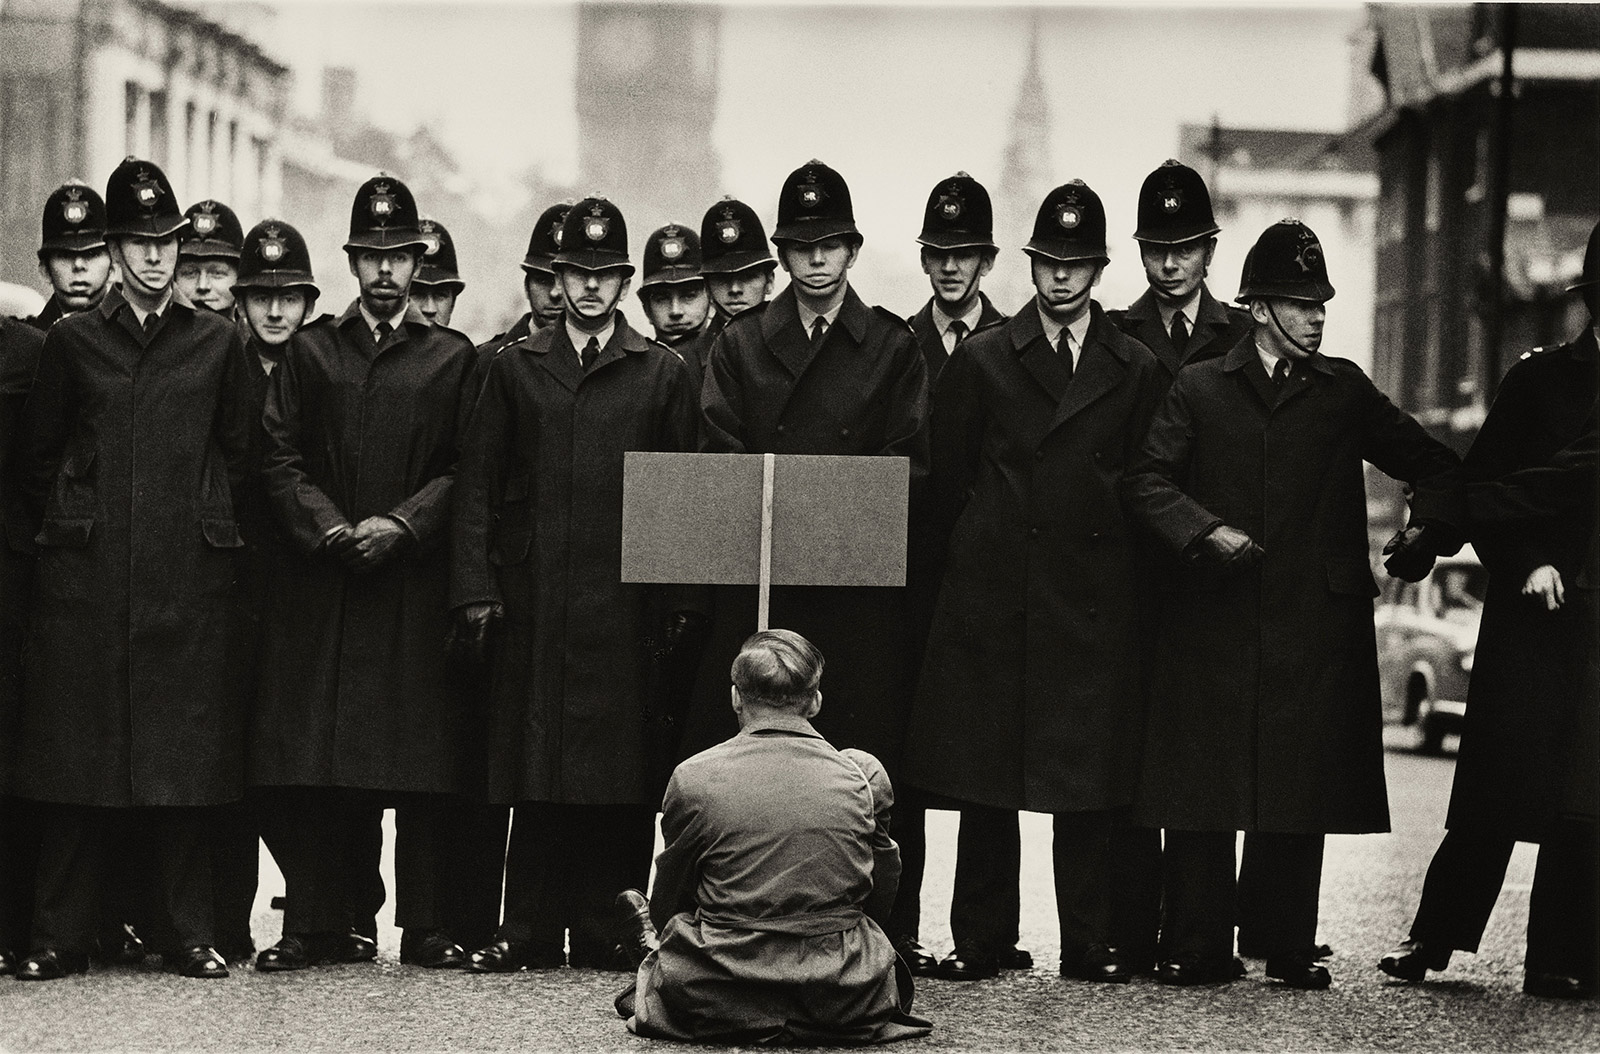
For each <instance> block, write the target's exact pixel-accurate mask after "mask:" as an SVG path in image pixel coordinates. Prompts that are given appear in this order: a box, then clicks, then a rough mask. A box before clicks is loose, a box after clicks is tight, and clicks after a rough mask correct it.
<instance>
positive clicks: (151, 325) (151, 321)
mask: <svg viewBox="0 0 1600 1054" xmlns="http://www.w3.org/2000/svg"><path fill="white" fill-rule="evenodd" d="M142 325H143V326H144V339H145V340H147V341H148V340H149V339H150V338H151V337H153V336H155V332H156V327H157V326H159V325H161V316H160V315H158V314H156V313H155V312H154V311H152V312H150V313H149V314H148V315H146V316H144V322H143V323H142Z"/></svg>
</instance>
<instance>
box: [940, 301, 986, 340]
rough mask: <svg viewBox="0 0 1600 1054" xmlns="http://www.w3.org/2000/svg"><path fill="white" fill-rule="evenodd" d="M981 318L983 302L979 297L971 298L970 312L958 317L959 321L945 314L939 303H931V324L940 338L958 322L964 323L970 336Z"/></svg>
mask: <svg viewBox="0 0 1600 1054" xmlns="http://www.w3.org/2000/svg"><path fill="white" fill-rule="evenodd" d="M982 317H983V300H982V298H980V297H973V299H972V310H970V311H968V312H967V313H966V314H965V315H962V316H960V318H959V319H958V318H956V317H954V316H952V315H947V314H945V313H944V306H943V305H942V304H940V303H939V301H937V300H935V301H934V302H933V324H934V327H935V328H937V329H938V330H939V336H941V337H942V336H944V335H945V334H947V333H949V332H950V324H951V323H952V322H958V321H959V322H964V323H966V326H967V333H969V334H970V333H971V332H972V331H973V330H975V329H977V328H978V320H979V319H981V318H982Z"/></svg>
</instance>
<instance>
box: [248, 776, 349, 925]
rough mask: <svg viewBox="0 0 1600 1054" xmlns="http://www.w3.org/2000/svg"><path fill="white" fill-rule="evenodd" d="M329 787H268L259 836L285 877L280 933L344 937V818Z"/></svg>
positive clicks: (346, 910) (346, 918)
mask: <svg viewBox="0 0 1600 1054" xmlns="http://www.w3.org/2000/svg"><path fill="white" fill-rule="evenodd" d="M339 797H340V791H338V790H336V789H334V788H331V787H267V788H263V789H262V791H261V813H260V815H261V831H262V834H263V836H264V837H265V838H266V840H267V848H269V849H271V850H272V856H273V859H275V860H276V861H277V862H278V868H279V870H281V871H282V872H283V885H284V909H283V932H284V933H285V934H286V935H288V934H296V935H301V934H309V933H348V932H349V930H350V907H349V896H348V894H347V892H346V890H345V871H344V861H345V854H344V850H345V844H344V841H345V839H344V835H345V824H344V817H345V812H344V809H343V808H342V807H341V804H340V801H339Z"/></svg>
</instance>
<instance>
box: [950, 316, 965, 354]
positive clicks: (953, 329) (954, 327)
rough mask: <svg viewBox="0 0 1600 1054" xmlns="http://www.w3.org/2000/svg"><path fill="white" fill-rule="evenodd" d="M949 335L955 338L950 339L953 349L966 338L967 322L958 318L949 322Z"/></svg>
mask: <svg viewBox="0 0 1600 1054" xmlns="http://www.w3.org/2000/svg"><path fill="white" fill-rule="evenodd" d="M950 336H951V337H953V338H955V339H953V340H952V341H950V347H951V349H952V350H953V349H954V348H955V346H956V345H957V344H960V343H961V342H962V341H963V340H965V339H966V336H967V324H966V323H965V322H963V321H961V320H960V319H959V318H958V319H956V320H955V321H954V322H952V323H950Z"/></svg>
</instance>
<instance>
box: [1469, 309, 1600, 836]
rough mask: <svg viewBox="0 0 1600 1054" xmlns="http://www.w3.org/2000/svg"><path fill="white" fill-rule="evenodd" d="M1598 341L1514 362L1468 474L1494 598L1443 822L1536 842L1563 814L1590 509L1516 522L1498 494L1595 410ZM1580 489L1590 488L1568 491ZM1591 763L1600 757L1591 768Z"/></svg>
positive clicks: (1584, 634)
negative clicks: (1543, 572) (1537, 585)
mask: <svg viewBox="0 0 1600 1054" xmlns="http://www.w3.org/2000/svg"><path fill="white" fill-rule="evenodd" d="M1595 383H1596V372H1595V337H1594V332H1593V330H1590V331H1588V332H1586V333H1585V334H1584V335H1583V336H1582V337H1580V338H1579V339H1578V340H1576V341H1574V342H1572V343H1570V344H1563V345H1561V346H1560V347H1557V348H1552V349H1550V350H1548V351H1544V352H1540V353H1537V354H1534V355H1532V356H1530V357H1528V358H1525V359H1523V360H1521V361H1520V362H1518V363H1517V364H1516V365H1514V366H1512V367H1511V370H1510V372H1509V373H1507V374H1506V377H1505V380H1504V381H1502V382H1501V384H1500V390H1499V392H1498V393H1497V394H1496V395H1495V400H1494V405H1492V406H1491V407H1490V408H1489V415H1488V417H1487V418H1486V419H1485V420H1484V422H1483V427H1482V428H1481V429H1480V430H1479V432H1478V435H1477V438H1476V439H1475V440H1474V441H1473V443H1472V447H1471V449H1470V450H1468V451H1467V456H1466V459H1465V461H1464V463H1463V471H1464V473H1465V475H1466V477H1467V482H1468V485H1469V491H1470V492H1471V493H1472V494H1473V497H1474V501H1473V504H1472V510H1473V513H1474V517H1473V520H1472V527H1471V537H1472V542H1473V547H1474V548H1475V549H1476V550H1477V552H1478V556H1479V557H1480V558H1481V559H1482V560H1483V564H1484V567H1485V568H1486V569H1487V570H1488V572H1489V592H1488V596H1487V597H1486V598H1485V600H1484V605H1483V622H1482V624H1481V626H1480V628H1479V631H1478V647H1477V652H1476V653H1475V655H1474V656H1473V664H1472V681H1471V684H1470V686H1469V687H1468V689H1467V715H1466V719H1465V723H1464V725H1463V727H1462V734H1461V753H1460V756H1459V757H1458V759H1457V761H1456V772H1455V787H1454V789H1453V790H1452V791H1451V794H1450V812H1449V816H1448V817H1447V819H1446V824H1447V826H1449V827H1451V828H1458V827H1459V828H1461V829H1463V830H1472V831H1485V832H1490V833H1493V834H1498V835H1503V836H1505V837H1508V838H1515V839H1518V840H1521V841H1538V840H1539V839H1540V838H1541V837H1542V836H1543V834H1544V833H1545V832H1546V830H1548V828H1549V825H1550V823H1551V821H1553V820H1554V819H1555V818H1556V817H1557V815H1558V814H1559V812H1560V809H1561V807H1562V804H1563V802H1564V800H1565V797H1566V794H1565V791H1566V775H1567V772H1566V770H1567V766H1566V764H1565V763H1564V762H1563V761H1562V759H1564V758H1566V757H1567V756H1568V753H1569V750H1570V746H1571V744H1572V743H1573V742H1574V737H1575V735H1576V730H1577V726H1576V722H1577V714H1578V696H1579V692H1580V675H1581V672H1582V664H1583V662H1584V660H1585V658H1586V657H1587V656H1592V655H1593V653H1594V652H1595V650H1596V648H1597V647H1600V645H1597V642H1596V640H1595V639H1594V637H1593V635H1592V627H1591V625H1590V624H1589V622H1588V619H1587V618H1586V614H1587V613H1586V611H1585V609H1584V607H1585V605H1584V604H1583V603H1581V602H1580V598H1581V594H1580V592H1579V586H1578V581H1579V572H1580V569H1581V568H1582V566H1583V561H1584V557H1585V556H1586V555H1587V554H1588V552H1589V549H1590V546H1591V545H1592V544H1593V538H1594V533H1595V509H1594V504H1593V502H1592V501H1582V500H1578V501H1573V502H1571V503H1568V504H1565V505H1562V506H1555V505H1551V506H1550V507H1549V508H1548V511H1547V512H1546V514H1544V515H1540V516H1537V517H1527V518H1524V517H1512V516H1507V515H1506V514H1505V513H1504V511H1503V510H1502V508H1501V507H1500V506H1501V505H1502V504H1503V503H1501V502H1497V501H1496V498H1497V497H1499V496H1500V495H1499V494H1497V493H1496V492H1497V491H1499V490H1508V489H1510V488H1512V487H1514V486H1515V477H1514V476H1513V474H1514V473H1520V472H1522V471H1523V470H1526V469H1531V468H1535V467H1538V466H1541V465H1550V464H1552V462H1553V460H1554V458H1555V456H1556V455H1557V453H1558V452H1560V451H1561V450H1562V449H1563V448H1565V447H1568V446H1569V445H1570V444H1572V443H1573V442H1574V441H1575V440H1577V439H1578V438H1579V436H1580V435H1582V434H1583V433H1584V430H1585V428H1586V427H1592V419H1593V414H1594V409H1595ZM1563 489H1564V490H1567V491H1568V492H1569V493H1573V494H1578V493H1581V488H1576V487H1570V488H1563ZM1545 564H1551V565H1554V567H1555V569H1556V570H1557V571H1559V572H1560V574H1561V579H1562V582H1563V584H1564V585H1565V587H1566V596H1567V602H1566V603H1565V604H1564V605H1562V606H1561V607H1560V608H1558V609H1557V610H1555V611H1549V610H1546V607H1545V602H1544V598H1542V597H1537V596H1523V595H1522V586H1523V583H1524V582H1526V581H1527V578H1528V575H1529V573H1531V572H1532V571H1533V570H1534V569H1535V568H1538V567H1541V566H1543V565H1545ZM1589 761H1590V765H1591V768H1596V767H1600V760H1597V759H1595V758H1593V757H1591V758H1590V759H1589Z"/></svg>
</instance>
